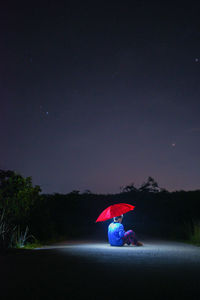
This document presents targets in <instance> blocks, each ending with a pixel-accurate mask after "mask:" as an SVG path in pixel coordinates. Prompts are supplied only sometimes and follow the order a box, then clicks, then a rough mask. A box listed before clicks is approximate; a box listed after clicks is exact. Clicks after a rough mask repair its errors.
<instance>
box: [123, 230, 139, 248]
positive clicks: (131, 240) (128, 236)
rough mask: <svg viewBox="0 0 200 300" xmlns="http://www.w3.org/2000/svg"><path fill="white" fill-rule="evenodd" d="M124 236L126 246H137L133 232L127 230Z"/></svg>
mask: <svg viewBox="0 0 200 300" xmlns="http://www.w3.org/2000/svg"><path fill="white" fill-rule="evenodd" d="M125 235H126V241H128V243H127V244H128V245H130V244H132V245H137V243H138V239H137V237H136V234H135V232H134V231H133V230H128V231H126V232H125Z"/></svg>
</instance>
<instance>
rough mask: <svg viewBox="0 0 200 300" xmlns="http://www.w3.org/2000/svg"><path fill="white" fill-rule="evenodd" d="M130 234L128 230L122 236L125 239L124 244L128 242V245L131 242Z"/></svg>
mask: <svg viewBox="0 0 200 300" xmlns="http://www.w3.org/2000/svg"><path fill="white" fill-rule="evenodd" d="M129 235H130V233H129V231H126V232H125V234H124V236H123V238H122V239H123V244H128V245H130V244H131V241H130V239H129Z"/></svg>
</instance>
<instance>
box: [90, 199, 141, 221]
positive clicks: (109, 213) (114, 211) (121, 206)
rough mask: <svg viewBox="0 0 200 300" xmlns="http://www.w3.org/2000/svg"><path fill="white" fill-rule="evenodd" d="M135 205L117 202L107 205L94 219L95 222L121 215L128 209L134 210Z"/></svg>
mask: <svg viewBox="0 0 200 300" xmlns="http://www.w3.org/2000/svg"><path fill="white" fill-rule="evenodd" d="M134 208H135V206H133V205H130V204H127V203H118V204H114V205H111V206H109V207H107V208H106V209H105V210H104V211H102V213H101V214H100V215H99V217H98V218H97V220H96V223H97V222H102V221H106V220H109V219H111V218H114V217H118V216H121V215H122V214H125V213H127V212H128V211H130V210H134Z"/></svg>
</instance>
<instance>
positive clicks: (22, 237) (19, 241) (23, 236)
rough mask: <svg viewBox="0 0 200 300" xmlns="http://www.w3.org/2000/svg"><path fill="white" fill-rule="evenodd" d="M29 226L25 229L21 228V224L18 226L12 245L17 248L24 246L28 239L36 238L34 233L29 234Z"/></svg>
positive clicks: (12, 237)
mask: <svg viewBox="0 0 200 300" xmlns="http://www.w3.org/2000/svg"><path fill="white" fill-rule="evenodd" d="M28 231H29V228H28V226H26V229H25V231H24V232H23V231H21V230H20V226H16V228H15V231H14V232H13V234H12V236H11V246H12V247H15V248H23V247H24V246H25V244H26V243H27V241H28V240H30V239H32V240H34V241H35V240H36V238H35V237H34V236H33V235H28Z"/></svg>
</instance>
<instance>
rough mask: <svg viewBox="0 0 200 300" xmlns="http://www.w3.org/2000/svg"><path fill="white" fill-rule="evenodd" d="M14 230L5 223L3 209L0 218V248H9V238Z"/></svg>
mask: <svg viewBox="0 0 200 300" xmlns="http://www.w3.org/2000/svg"><path fill="white" fill-rule="evenodd" d="M14 230H15V227H13V226H12V225H11V224H9V223H7V222H6V220H5V209H3V210H2V212H1V216H0V248H7V247H9V246H10V237H11V235H12V233H13V231H14Z"/></svg>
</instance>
